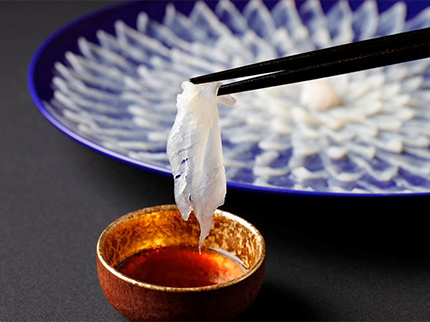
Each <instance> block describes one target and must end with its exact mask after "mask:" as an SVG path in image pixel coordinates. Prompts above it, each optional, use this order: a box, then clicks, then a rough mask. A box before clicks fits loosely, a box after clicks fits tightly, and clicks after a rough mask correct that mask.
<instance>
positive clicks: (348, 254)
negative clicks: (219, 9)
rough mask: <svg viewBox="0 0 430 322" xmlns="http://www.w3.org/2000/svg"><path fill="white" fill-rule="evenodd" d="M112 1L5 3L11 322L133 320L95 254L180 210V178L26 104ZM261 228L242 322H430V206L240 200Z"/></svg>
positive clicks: (1, 260)
mask: <svg viewBox="0 0 430 322" xmlns="http://www.w3.org/2000/svg"><path fill="white" fill-rule="evenodd" d="M107 4H109V2H102V1H83V2H80V1H72V2H71V1H56V2H53V1H31V2H25V1H0V121H1V123H0V184H1V187H0V320H1V321H124V320H125V319H124V318H122V317H121V316H120V315H119V314H118V313H117V312H116V311H115V310H114V309H113V308H111V306H110V305H109V303H108V302H107V300H106V299H105V298H104V295H103V293H102V291H101V289H100V287H99V284H98V280H97V275H96V265H95V262H96V260H95V245H96V242H97V238H98V236H99V235H100V233H101V232H102V230H103V229H104V228H105V227H106V226H107V225H108V224H109V223H111V222H112V221H113V220H115V219H116V218H118V217H119V216H121V215H123V214H126V213H128V212H131V211H134V210H137V209H140V208H144V207H148V206H154V205H159V204H167V203H173V202H174V199H173V180H172V178H170V177H169V176H162V175H158V174H155V173H152V172H149V171H145V170H141V169H137V168H134V167H132V166H129V165H126V164H123V163H120V162H118V161H115V160H112V159H109V158H107V157H105V156H102V155H101V154H98V153H96V152H94V151H91V150H89V149H87V148H86V147H84V146H82V145H80V144H79V143H77V142H75V141H73V140H71V139H70V138H68V137H66V136H65V135H64V134H62V133H60V132H59V131H58V130H56V129H55V128H54V127H53V126H52V125H51V124H50V123H49V122H48V121H46V120H45V119H44V118H43V116H42V115H41V114H40V113H39V112H38V111H37V109H36V107H35V106H34V104H33V102H32V101H31V99H30V96H29V94H28V89H27V84H26V73H27V69H28V64H29V62H30V59H31V56H32V54H33V53H34V51H35V50H36V48H37V47H38V46H39V44H40V43H41V42H42V41H43V40H44V39H45V38H46V37H48V36H49V35H50V34H51V33H52V32H54V31H55V30H56V29H58V28H59V27H60V26H62V25H64V24H65V23H67V22H69V21H70V20H72V19H74V18H77V17H79V16H81V15H82V14H84V13H87V12H90V11H92V10H94V9H97V8H100V7H103V6H105V5H107ZM222 209H225V210H228V211H231V212H233V213H235V214H237V215H240V216H242V217H244V218H245V219H247V220H248V221H250V222H251V223H253V224H254V225H256V226H257V228H259V229H260V231H261V232H262V233H263V235H264V236H265V238H266V242H267V249H268V253H267V270H266V279H265V282H264V284H263V287H262V290H261V292H260V295H259V297H258V298H257V301H256V302H255V303H254V305H253V306H252V307H251V308H250V310H249V311H247V312H246V313H245V314H244V315H243V316H242V317H240V318H239V320H269V321H277V320H283V321H284V320H306V321H317V320H326V321H327V320H331V321H333V320H343V321H346V320H347V321H365V320H367V321H370V320H379V321H381V320H387V321H393V320H408V321H411V320H429V319H430V261H429V250H428V245H429V242H428V236H429V233H428V221H427V220H426V219H427V217H428V215H429V197H427V196H423V197H419V198H380V199H372V198H361V197H360V198H317V197H308V198H305V197H297V196H294V195H264V194H259V193H250V192H242V191H237V190H232V189H229V191H228V194H227V198H226V204H225V205H224V206H223V207H222Z"/></svg>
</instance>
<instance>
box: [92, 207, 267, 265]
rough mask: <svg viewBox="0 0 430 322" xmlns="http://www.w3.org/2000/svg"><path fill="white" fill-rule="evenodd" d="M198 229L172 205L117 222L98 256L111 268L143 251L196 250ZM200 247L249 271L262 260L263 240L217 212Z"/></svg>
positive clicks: (244, 225)
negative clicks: (229, 257)
mask: <svg viewBox="0 0 430 322" xmlns="http://www.w3.org/2000/svg"><path fill="white" fill-rule="evenodd" d="M199 236H200V228H199V224H198V221H197V219H196V217H195V216H194V215H191V216H190V218H189V219H188V220H187V221H185V220H183V219H182V217H181V214H180V212H179V211H178V209H177V207H176V206H175V205H168V206H159V207H153V208H147V209H143V210H139V211H136V212H133V213H131V214H128V215H125V216H123V217H121V218H119V219H118V220H117V221H115V222H114V223H112V224H111V225H110V226H109V227H108V228H106V230H105V231H104V232H103V233H102V235H101V236H100V240H99V244H98V253H99V256H101V257H102V258H103V259H104V261H105V262H106V263H107V264H108V265H109V266H111V267H112V268H114V267H116V266H117V265H118V264H119V263H120V262H121V261H122V260H124V259H125V258H127V257H129V256H131V255H133V254H135V253H137V252H139V251H141V250H145V249H154V248H159V247H168V246H195V247H198V244H199ZM203 247H207V248H216V249H221V250H225V251H227V252H229V253H230V254H232V255H234V256H236V257H238V258H239V259H240V260H241V261H242V262H243V263H244V264H245V266H246V268H248V270H250V269H252V268H253V267H254V266H256V265H257V264H258V263H259V262H261V260H262V259H263V258H264V253H265V245H264V240H263V237H262V236H261V234H260V233H259V232H258V230H257V229H256V228H255V227H253V226H252V225H251V224H249V223H248V222H246V221H244V220H243V219H241V218H239V217H237V216H234V215H232V214H230V213H227V212H224V211H220V210H217V211H216V212H215V214H214V225H213V228H212V230H211V233H210V235H209V236H208V237H207V238H206V240H205V242H204V244H203Z"/></svg>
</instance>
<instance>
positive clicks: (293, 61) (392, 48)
mask: <svg viewBox="0 0 430 322" xmlns="http://www.w3.org/2000/svg"><path fill="white" fill-rule="evenodd" d="M427 57H430V28H425V29H419V30H415V31H409V32H403V33H398V34H394V35H390V36H384V37H379V38H373V39H370V40H364V41H359V42H355V43H350V44H345V45H340V46H335V47H330V48H325V49H320V50H316V51H311V52H307V53H303V54H298V55H293V56H287V57H283V58H279V59H273V60H268V61H264V62H260V63H256V64H252V65H247V66H242V67H238V68H233V69H229V70H224V71H220V72H216V73H212V74H208V75H203V76H198V77H193V78H190V82H192V83H194V84H201V83H207V82H214V81H221V80H226V79H232V78H240V77H247V76H255V75H260V74H266V75H262V76H258V77H254V78H249V79H245V80H241V81H237V82H233V83H230V84H223V85H222V86H221V87H220V88H219V90H218V95H225V94H233V93H239V92H244V91H250V90H256V89H261V88H267V87H272V86H279V85H286V84H292V83H297V82H302V81H307V80H312V79H318V78H323V77H329V76H335V75H341V74H346V73H352V72H356V71H360V70H366V69H371V68H376V67H382V66H388V65H393V64H398V63H403V62H407V61H412V60H417V59H423V58H427Z"/></svg>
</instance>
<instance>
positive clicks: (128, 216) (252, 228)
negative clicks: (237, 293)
mask: <svg viewBox="0 0 430 322" xmlns="http://www.w3.org/2000/svg"><path fill="white" fill-rule="evenodd" d="M171 210H178V208H177V206H176V205H175V204H171V205H161V206H154V207H148V208H143V209H140V210H136V211H133V212H130V213H128V214H126V215H123V216H121V217H119V218H118V219H116V220H115V221H113V222H112V223H111V224H110V225H109V226H107V227H106V228H105V229H104V230H103V232H102V233H101V234H100V237H99V239H98V241H97V246H96V247H97V257H98V259H99V261H100V263H101V264H102V265H103V266H104V267H105V268H106V269H107V270H108V271H109V272H111V273H112V274H113V275H114V276H116V277H117V278H119V279H121V280H123V281H125V282H127V283H131V284H134V285H136V286H139V287H142V288H146V289H151V290H155V291H163V292H180V293H186V292H203V291H212V290H217V289H220V288H225V287H228V286H230V285H234V284H237V283H239V282H240V281H242V280H244V279H246V278H248V277H249V276H251V275H252V274H254V273H255V272H256V271H257V270H258V269H259V268H260V266H261V265H262V264H263V262H264V259H265V257H266V243H265V241H264V238H263V235H261V233H260V231H259V230H258V229H257V228H256V227H255V226H254V225H252V224H251V223H249V222H248V221H246V220H245V219H243V218H241V217H239V216H237V215H234V214H232V213H230V212H227V211H224V210H220V209H217V210H215V212H214V215H218V216H222V217H225V218H227V219H230V220H234V221H236V222H238V223H239V224H241V225H242V226H244V227H246V228H247V229H249V230H250V231H251V232H252V233H253V234H254V235H255V236H256V238H257V241H258V243H259V245H261V253H260V255H259V257H258V259H257V261H256V263H255V264H254V265H253V266H252V267H251V268H249V269H248V270H247V271H246V272H245V273H244V274H242V275H241V276H239V277H236V278H234V279H232V280H230V281H227V282H223V283H219V284H215V285H209V286H199V287H171V286H160V285H155V284H149V283H144V282H140V281H137V280H135V279H132V278H130V277H127V276H125V275H124V274H122V273H120V272H119V271H117V270H116V269H115V268H113V267H112V266H111V265H109V264H108V263H107V262H106V260H105V259H104V258H103V255H102V250H101V243H102V242H103V240H104V238H105V236H106V234H107V233H108V232H109V231H110V230H111V229H113V228H115V227H116V226H117V225H120V224H121V223H123V222H126V221H128V220H132V219H133V218H136V217H139V216H143V215H145V214H149V213H153V212H160V211H171Z"/></svg>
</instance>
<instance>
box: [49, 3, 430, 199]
mask: <svg viewBox="0 0 430 322" xmlns="http://www.w3.org/2000/svg"><path fill="white" fill-rule="evenodd" d="M406 13H407V12H406V5H405V4H404V3H402V2H397V3H396V4H395V5H393V6H392V7H391V8H389V9H388V10H386V11H384V12H383V13H381V14H379V12H378V6H377V3H376V1H373V0H366V1H365V2H364V3H363V4H362V5H361V6H360V7H358V8H357V9H356V10H355V11H353V10H352V9H351V8H350V6H349V4H348V2H347V1H342V0H341V1H339V2H337V3H335V4H334V5H333V6H332V7H331V8H330V10H329V11H328V12H327V13H324V11H323V10H322V8H321V4H320V3H319V2H318V1H317V0H307V1H306V2H305V3H303V4H302V5H301V6H300V7H299V8H297V7H296V4H295V2H294V1H293V0H281V1H279V2H278V3H277V4H276V5H275V6H274V7H273V8H272V9H271V10H269V9H268V8H267V7H266V5H265V4H264V3H263V2H262V1H260V0H251V1H249V2H248V3H247V4H246V5H245V7H244V9H243V10H242V11H239V10H238V9H237V8H236V6H235V4H234V3H233V2H230V1H229V0H221V1H219V2H218V4H217V5H216V8H215V10H214V11H212V10H211V9H210V8H209V7H208V6H207V5H206V4H205V3H204V2H196V3H195V5H194V8H193V10H192V11H191V13H190V14H189V16H185V15H183V14H182V13H180V12H179V11H177V10H176V9H175V6H174V4H173V3H172V4H168V5H167V7H166V12H165V16H164V19H163V21H162V23H160V22H157V21H154V20H152V19H151V18H150V17H148V15H147V14H146V13H145V12H141V13H140V14H139V16H138V18H137V21H136V28H134V27H131V26H128V25H126V24H125V23H124V22H122V21H117V22H116V23H115V25H114V27H115V33H114V34H109V33H107V32H105V31H103V30H98V31H97V33H96V35H97V38H98V43H92V42H89V41H87V40H86V39H85V38H81V39H79V41H78V46H79V49H80V54H74V53H72V52H67V53H66V54H65V62H64V63H61V62H57V63H56V64H55V71H56V76H55V77H54V78H53V79H52V86H53V88H54V89H55V91H54V95H53V98H52V100H51V101H49V102H45V103H44V104H45V106H46V108H47V109H48V110H49V111H50V113H51V114H52V115H54V116H55V117H56V118H57V119H58V120H59V121H60V122H61V123H63V124H65V125H66V126H67V127H68V128H69V129H71V130H72V131H74V132H76V133H78V134H79V135H81V136H82V137H84V138H86V139H88V140H90V141H93V142H95V143H96V144H98V145H100V146H102V147H104V148H107V149H109V150H112V151H115V152H118V153H120V154H123V155H126V156H128V157H130V158H132V159H135V160H143V161H145V162H148V163H151V164H155V165H158V166H161V167H164V168H166V169H168V168H169V162H168V159H167V155H166V152H165V151H166V142H167V136H168V134H169V131H170V129H171V126H172V124H173V121H174V118H175V114H176V106H175V103H176V95H177V94H179V93H180V92H181V88H180V84H181V83H182V82H183V81H184V80H186V79H188V78H190V77H192V76H198V75H202V74H206V73H210V72H214V71H218V70H222V69H228V68H232V67H236V66H240V65H245V64H250V63H255V62H257V61H262V60H267V59H271V58H276V57H280V56H286V55H291V54H296V53H299V52H304V51H309V50H313V49H317V48H324V47H328V46H333V45H339V44H343V43H348V42H352V41H358V40H364V39H368V38H372V37H375V36H384V35H388V34H392V33H397V32H401V31H406V30H413V29H419V28H424V27H429V26H430V9H429V10H427V9H426V10H424V11H422V12H421V13H420V14H419V15H417V16H416V17H414V18H413V19H412V20H409V21H405V17H406ZM429 67H430V60H428V59H425V60H419V61H415V62H410V63H405V64H399V65H393V66H390V67H386V68H378V69H374V70H370V71H365V72H358V73H353V74H348V75H342V76H336V77H331V78H328V79H324V80H318V81H313V82H305V83H301V84H294V85H287V86H281V87H277V88H270V89H264V90H257V91H253V92H247V93H240V94H236V95H235V97H236V99H237V101H238V103H237V105H236V106H234V107H227V106H222V105H220V106H219V114H220V126H221V132H222V136H223V150H224V160H225V166H226V175H227V180H228V181H230V182H239V183H247V184H252V185H256V186H262V187H275V188H283V189H292V190H311V191H324V192H353V193H400V192H428V191H430V149H429V146H430V68H429Z"/></svg>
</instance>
